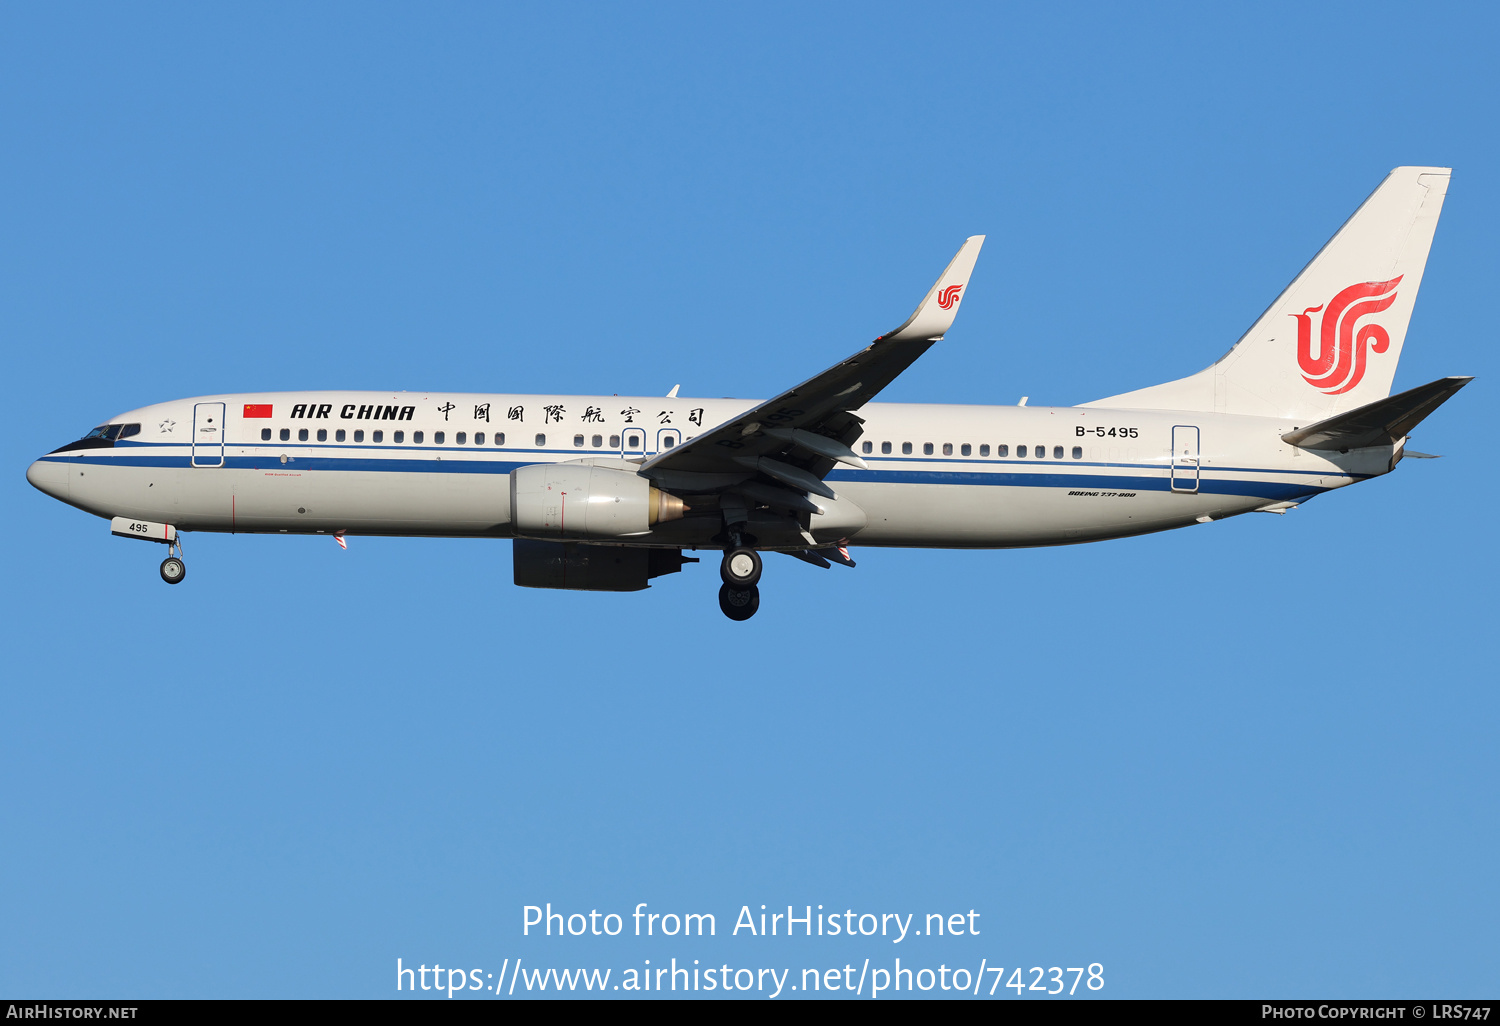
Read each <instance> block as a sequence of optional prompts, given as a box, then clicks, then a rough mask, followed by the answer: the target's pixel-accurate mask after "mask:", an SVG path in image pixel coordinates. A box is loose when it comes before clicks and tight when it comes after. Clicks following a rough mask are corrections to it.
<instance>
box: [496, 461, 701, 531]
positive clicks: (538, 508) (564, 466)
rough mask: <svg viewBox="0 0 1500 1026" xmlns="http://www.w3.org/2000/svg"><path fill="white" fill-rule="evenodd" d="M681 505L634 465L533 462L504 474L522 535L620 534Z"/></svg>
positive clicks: (673, 515) (677, 513) (660, 519)
mask: <svg viewBox="0 0 1500 1026" xmlns="http://www.w3.org/2000/svg"><path fill="white" fill-rule="evenodd" d="M686 509H687V507H686V506H684V505H683V504H682V500H681V499H679V498H678V497H677V496H675V495H669V494H668V493H666V492H663V491H661V490H660V489H658V488H655V487H653V486H652V484H651V482H650V481H648V480H646V479H645V478H644V477H641V476H640V475H639V474H637V473H636V472H635V468H634V467H632V468H631V469H629V470H624V469H616V468H614V467H600V466H595V465H592V464H590V463H538V464H535V465H533V466H529V467H519V468H517V469H516V470H513V471H511V474H510V516H511V525H512V529H513V530H514V532H515V534H516V536H517V537H522V538H544V539H555V538H625V537H629V536H631V535H640V534H646V533H648V532H649V531H650V530H651V526H652V525H653V524H658V523H665V522H666V521H669V520H677V519H680V518H681V517H682V514H683V512H684V511H685V510H686Z"/></svg>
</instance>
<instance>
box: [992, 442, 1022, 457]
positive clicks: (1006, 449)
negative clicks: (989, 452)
mask: <svg viewBox="0 0 1500 1026" xmlns="http://www.w3.org/2000/svg"><path fill="white" fill-rule="evenodd" d="M995 455H996V456H999V457H1000V458H1001V459H1002V460H1003V459H1005V458H1007V457H1008V456H1010V446H1008V445H997V446H995ZM1019 455H1021V456H1025V455H1026V454H1025V453H1024V452H1023V453H1020V454H1019Z"/></svg>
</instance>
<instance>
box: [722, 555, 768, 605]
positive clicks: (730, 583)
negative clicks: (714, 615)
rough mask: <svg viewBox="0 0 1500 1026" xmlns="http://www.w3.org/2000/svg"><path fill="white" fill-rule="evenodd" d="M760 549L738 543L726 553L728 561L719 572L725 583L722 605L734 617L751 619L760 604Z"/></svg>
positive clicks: (725, 558)
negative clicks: (757, 585) (758, 585)
mask: <svg viewBox="0 0 1500 1026" xmlns="http://www.w3.org/2000/svg"><path fill="white" fill-rule="evenodd" d="M760 572H761V562H760V553H758V552H756V551H755V550H754V549H752V548H748V547H746V546H744V545H736V546H734V547H733V548H731V549H729V550H728V551H726V552H725V553H724V562H722V563H720V564H719V576H720V577H721V578H723V580H724V586H723V587H721V588H720V589H719V608H720V609H722V610H723V611H724V615H725V616H727V617H729V618H730V619H731V620H748V619H750V618H751V617H752V616H754V615H755V611H756V610H757V609H759V608H760V589H759V588H757V587H756V586H755V585H756V584H757V583H758V582H759V581H760Z"/></svg>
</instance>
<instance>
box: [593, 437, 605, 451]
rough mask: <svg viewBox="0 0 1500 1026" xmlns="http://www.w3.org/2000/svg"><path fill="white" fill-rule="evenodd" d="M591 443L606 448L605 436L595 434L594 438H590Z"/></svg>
mask: <svg viewBox="0 0 1500 1026" xmlns="http://www.w3.org/2000/svg"><path fill="white" fill-rule="evenodd" d="M589 443H590V444H591V445H593V447H594V448H595V449H602V448H604V436H603V435H595V436H594V437H593V438H590V439H589Z"/></svg>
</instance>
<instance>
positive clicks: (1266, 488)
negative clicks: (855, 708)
mask: <svg viewBox="0 0 1500 1026" xmlns="http://www.w3.org/2000/svg"><path fill="white" fill-rule="evenodd" d="M129 448H131V449H135V450H136V451H134V452H130V453H129V454H126V453H124V452H122V451H121V448H120V447H117V448H115V449H113V450H111V451H110V454H109V455H104V454H103V453H101V454H99V455H88V456H85V455H76V456H57V457H53V458H52V459H51V460H50V461H52V462H59V463H70V464H71V463H78V464H93V465H100V466H121V465H124V466H130V467H163V468H181V469H186V468H188V467H189V466H190V465H191V464H190V457H189V456H187V455H186V454H184V455H172V456H167V455H154V454H149V453H146V452H142V451H141V450H145V449H152V448H159V446H156V445H151V444H149V443H148V444H145V445H139V446H130V447H129ZM174 448H176V447H175V446H174ZM298 448H302V449H305V448H308V447H307V446H299V447H298ZM317 448H323V447H317ZM326 448H354V449H357V450H359V451H369V450H368V448H367V447H360V446H349V447H344V446H338V447H335V446H327V447H326ZM403 451H405V452H446V453H453V454H455V455H459V456H460V458H458V459H444V458H438V457H434V458H427V459H412V458H389V457H351V456H296V457H293V458H292V459H291V460H290V461H289V462H288V463H286V464H283V463H282V462H281V455H282V454H281V452H280V451H279V450H277V451H274V452H273V451H270V450H267V451H266V452H265V453H264V454H262V455H256V456H228V455H226V456H225V457H224V463H223V466H224V467H227V468H231V469H236V470H260V469H266V470H271V469H275V468H280V467H289V468H290V467H294V468H295V469H296V470H306V471H364V472H368V473H398V474H423V473H427V474H509V473H510V472H511V471H512V470H515V469H516V468H518V467H524V466H530V465H531V464H533V463H535V462H537V460H536V459H535V458H532V459H527V460H520V461H517V460H506V459H483V460H476V459H463V458H461V457H462V456H463V455H467V454H468V453H469V452H471V451H472V450H463V449H432V448H428V449H418V448H416V447H408V448H406V449H405V450H403ZM200 455H201V454H200ZM549 455H558V456H571V457H574V458H577V451H576V450H558V451H555V452H546V451H537V452H536V456H549ZM45 458H46V457H44V459H45ZM870 462H872V463H874V462H876V461H875V460H871V461H870ZM891 462H903V463H908V462H909V463H919V462H927V461H920V460H901V461H891ZM973 462H974V463H981V464H982V465H984V466H986V467H996V468H999V467H1005V468H1013V467H1016V468H1018V467H1026V466H1034V467H1037V468H1038V472H1032V471H1022V470H1012V469H1005V470H1001V469H994V470H989V469H986V470H919V469H917V468H916V467H902V468H900V469H891V470H885V469H871V470H846V469H843V468H839V469H837V470H834V471H832V472H830V473H829V474H828V475H827V480H829V481H830V482H835V483H837V482H840V481H846V482H871V483H882V484H922V485H981V486H990V487H997V486H998V487H1007V488H1067V489H1088V490H1091V491H1092V490H1100V489H1108V490H1113V491H1120V490H1123V491H1163V492H1164V491H1169V490H1170V489H1171V482H1170V478H1169V470H1168V468H1167V467H1165V466H1162V467H1148V466H1142V465H1139V464H1106V463H1084V464H1070V465H1066V466H1068V470H1066V471H1059V470H1058V469H1056V468H1057V467H1059V466H1064V465H1063V464H1053V463H1041V462H1030V463H1022V462H1019V461H1015V460H1010V461H999V460H997V461H979V460H975V461H973ZM1042 467H1046V468H1047V469H1046V470H1045V471H1041V470H1040V468H1042ZM1085 468H1091V469H1093V471H1094V472H1092V473H1089V472H1087V471H1086V470H1085ZM1104 468H1118V469H1120V470H1135V471H1141V470H1155V471H1156V472H1157V473H1156V474H1154V475H1150V476H1146V475H1141V474H1139V473H1137V474H1132V475H1129V476H1126V475H1123V474H1111V473H1100V472H1099V471H1100V470H1102V469H1104ZM196 469H198V470H204V471H208V470H213V469H218V468H217V467H203V466H199V467H197V468H196ZM1217 472H1218V473H1223V472H1234V473H1250V474H1254V473H1273V474H1277V475H1279V476H1293V475H1295V476H1326V472H1324V473H1322V474H1319V473H1318V472H1307V471H1280V470H1278V471H1257V470H1254V469H1253V468H1238V467H1236V468H1225V469H1224V470H1221V471H1217ZM1214 473H1215V471H1213V470H1205V471H1204V473H1203V474H1202V475H1201V476H1200V478H1199V482H1198V489H1197V490H1198V491H1199V492H1200V493H1203V494H1210V495H1243V496H1252V497H1255V498H1265V499H1267V500H1270V501H1273V502H1282V501H1286V500H1289V499H1295V498H1301V497H1306V496H1309V495H1314V494H1317V493H1319V492H1322V491H1326V490H1327V489H1326V488H1324V487H1321V486H1313V485H1309V484H1307V483H1295V482H1282V481H1267V480H1264V479H1250V480H1243V479H1233V478H1219V477H1215V476H1211V475H1212V474H1214ZM1354 476H1355V477H1356V479H1359V478H1361V477H1363V475H1354Z"/></svg>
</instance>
